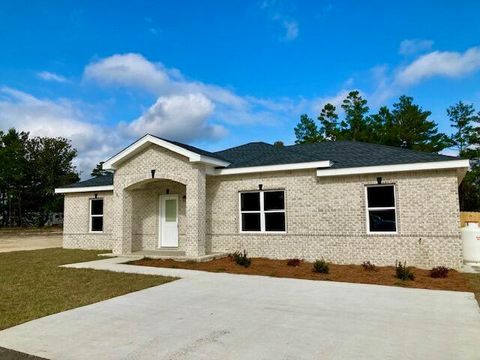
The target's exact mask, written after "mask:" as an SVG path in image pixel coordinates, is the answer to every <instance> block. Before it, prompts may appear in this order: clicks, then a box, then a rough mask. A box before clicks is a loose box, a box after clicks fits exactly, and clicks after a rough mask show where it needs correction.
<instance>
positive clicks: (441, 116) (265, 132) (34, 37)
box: [0, 0, 480, 176]
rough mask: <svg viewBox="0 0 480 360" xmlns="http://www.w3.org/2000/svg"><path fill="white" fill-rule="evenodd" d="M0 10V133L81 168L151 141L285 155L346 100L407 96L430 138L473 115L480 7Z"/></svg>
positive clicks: (329, 4)
mask: <svg viewBox="0 0 480 360" xmlns="http://www.w3.org/2000/svg"><path fill="white" fill-rule="evenodd" d="M71 4H72V3H71V2H67V1H62V2H53V1H52V2H45V1H42V2H40V1H37V2H35V1H15V2H6V1H4V2H1V3H0V28H1V29H2V31H0V43H1V45H2V50H1V52H0V128H1V129H6V128H8V127H12V126H14V127H16V128H18V129H21V130H27V131H30V132H31V133H32V134H34V135H49V136H58V135H61V136H65V137H68V138H69V139H71V140H72V143H73V144H74V146H75V147H77V148H78V150H79V158H78V160H77V165H78V167H79V169H80V170H82V171H83V173H84V174H83V175H84V176H85V175H88V173H89V170H90V168H91V167H93V165H94V164H95V163H96V162H98V161H100V160H102V159H105V158H107V157H109V156H110V155H112V154H113V153H115V152H116V151H117V150H119V149H120V148H121V147H123V146H124V145H126V144H128V143H129V142H131V141H132V140H135V139H136V138H138V137H140V136H142V135H143V134H144V133H146V132H151V133H154V134H157V135H159V136H163V137H167V138H173V139H176V140H180V141H184V142H188V143H191V144H193V145H197V146H201V147H204V148H206V149H209V150H219V149H222V148H226V147H230V146H234V145H238V144H241V143H244V142H248V141H258V140H262V141H267V142H273V141H275V140H283V141H284V142H285V143H293V141H294V133H293V127H294V126H295V124H296V123H297V122H298V119H299V116H300V114H302V113H307V114H309V115H311V116H312V117H316V116H317V114H318V112H319V109H320V108H321V107H322V106H323V104H325V103H326V102H333V103H334V104H336V105H338V104H340V102H341V100H342V98H343V97H344V95H345V94H346V93H347V92H348V91H349V90H352V89H357V90H359V91H361V93H362V94H363V95H364V96H365V97H366V98H367V99H368V100H369V105H370V107H371V109H372V111H375V110H376V109H377V108H378V107H379V106H380V105H383V104H386V105H391V104H392V103H393V102H395V100H396V99H397V98H398V96H399V95H402V94H407V95H411V96H413V97H414V98H415V100H416V102H417V103H419V104H420V105H422V106H423V107H424V108H425V109H428V110H431V111H432V113H433V114H432V118H433V119H434V120H436V121H437V122H438V123H439V127H440V130H441V131H444V132H450V127H449V124H448V121H447V119H446V114H445V109H446V108H447V107H448V106H450V105H452V104H454V103H456V102H457V101H459V100H463V101H465V102H469V103H473V104H474V105H475V106H476V107H477V109H478V110H480V88H479V85H478V84H479V83H480V82H479V80H480V47H479V46H480V28H479V27H478V21H477V17H478V13H480V2H474V1H455V2H451V1H422V2H419V1H402V2H392V1H288V2H287V1H273V0H266V1H252V2H247V1H178V0H177V1H135V2H126V1H125V2H119V1H115V2H114V1H102V2H99V1H92V2H88V1H83V2H78V3H77V4H76V5H75V7H72V5H71Z"/></svg>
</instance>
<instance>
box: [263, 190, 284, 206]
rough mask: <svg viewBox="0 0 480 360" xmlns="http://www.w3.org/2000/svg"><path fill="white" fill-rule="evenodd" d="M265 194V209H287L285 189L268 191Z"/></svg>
mask: <svg viewBox="0 0 480 360" xmlns="http://www.w3.org/2000/svg"><path fill="white" fill-rule="evenodd" d="M263 196H264V210H265V211H267V210H283V209H285V200H284V192H283V191H266V192H264V193H263Z"/></svg>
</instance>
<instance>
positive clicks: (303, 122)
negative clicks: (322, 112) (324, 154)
mask: <svg viewBox="0 0 480 360" xmlns="http://www.w3.org/2000/svg"><path fill="white" fill-rule="evenodd" d="M294 130H295V137H296V138H297V140H295V143H296V144H312V143H315V142H320V141H324V139H323V137H322V136H321V135H320V132H319V131H318V127H317V125H316V124H315V122H314V120H313V119H312V118H310V117H308V115H307V114H303V115H301V116H300V122H299V123H298V124H297V126H296V127H295V129H294Z"/></svg>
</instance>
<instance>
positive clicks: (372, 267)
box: [362, 261, 378, 271]
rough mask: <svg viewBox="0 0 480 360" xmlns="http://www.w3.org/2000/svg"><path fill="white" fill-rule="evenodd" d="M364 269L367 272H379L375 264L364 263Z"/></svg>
mask: <svg viewBox="0 0 480 360" xmlns="http://www.w3.org/2000/svg"><path fill="white" fill-rule="evenodd" d="M362 266H363V269H364V270H366V271H377V270H378V269H377V267H376V266H375V264H372V263H371V262H370V261H364V262H363V264H362Z"/></svg>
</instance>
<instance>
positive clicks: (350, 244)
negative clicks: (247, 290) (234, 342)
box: [207, 170, 462, 268]
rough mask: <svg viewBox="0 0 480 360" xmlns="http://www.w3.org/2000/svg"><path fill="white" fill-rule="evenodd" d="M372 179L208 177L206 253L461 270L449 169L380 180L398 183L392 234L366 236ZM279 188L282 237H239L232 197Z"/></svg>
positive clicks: (308, 173) (309, 174) (305, 174)
mask: <svg viewBox="0 0 480 360" xmlns="http://www.w3.org/2000/svg"><path fill="white" fill-rule="evenodd" d="M376 177H377V175H363V176H348V177H346V176H343V177H329V178H318V177H316V175H315V171H314V170H305V171H296V172H295V173H292V172H282V173H271V174H267V173H264V174H255V175H241V176H238V175H235V176H221V177H208V181H207V250H208V251H213V252H218V251H227V252H232V251H236V250H243V249H246V250H247V252H249V254H250V255H251V256H267V257H273V258H291V257H300V258H305V259H308V260H314V259H317V258H324V259H326V260H328V261H332V262H335V263H340V264H348V263H357V264H358V263H361V262H363V261H367V260H368V261H372V262H374V263H376V264H378V265H392V264H394V263H395V260H397V259H398V260H402V261H403V260H406V261H407V262H408V263H410V264H411V265H416V266H420V267H426V268H428V267H431V266H434V265H446V266H450V267H453V268H459V267H460V266H461V263H462V257H461V250H462V247H461V246H462V244H461V241H460V237H459V208H458V194H457V177H456V173H455V170H451V171H428V172H427V171H425V172H415V173H396V174H385V175H383V183H393V184H395V185H396V201H397V217H398V234H395V235H390V234H389V235H367V223H366V216H367V215H366V208H365V188H364V187H365V185H366V184H376ZM259 184H262V185H263V189H265V190H268V189H285V197H286V210H287V211H286V222H287V234H281V235H274V234H239V230H238V229H239V204H238V202H239V200H238V192H239V191H244V190H256V189H258V185H259Z"/></svg>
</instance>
